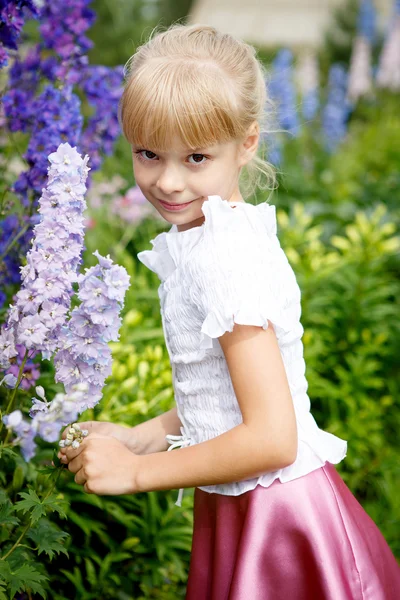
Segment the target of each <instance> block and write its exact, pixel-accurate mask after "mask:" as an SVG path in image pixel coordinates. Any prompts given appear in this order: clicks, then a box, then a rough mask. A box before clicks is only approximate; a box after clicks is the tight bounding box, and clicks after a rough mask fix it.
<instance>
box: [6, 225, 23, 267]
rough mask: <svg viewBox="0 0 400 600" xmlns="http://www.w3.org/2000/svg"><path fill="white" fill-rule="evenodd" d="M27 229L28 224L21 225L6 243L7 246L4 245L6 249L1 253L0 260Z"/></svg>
mask: <svg viewBox="0 0 400 600" xmlns="http://www.w3.org/2000/svg"><path fill="white" fill-rule="evenodd" d="M28 229H29V224H28V225H24V226H23V227H22V229H21V230H20V231H19V232H18V233H17V235H16V236H15V237H14V238H13V239H12V240H11V242H10V243H9V244H8V246H7V247H6V249H5V250H4V252H3V254H1V255H0V260H3V258H4V257H5V256H7V254H8V252H9V251H10V250H11V248H12V247H13V246H14V245H15V244H16V243H17V242H18V240H19V238H20V237H21V236H23V235H24V233H26V231H27V230H28Z"/></svg>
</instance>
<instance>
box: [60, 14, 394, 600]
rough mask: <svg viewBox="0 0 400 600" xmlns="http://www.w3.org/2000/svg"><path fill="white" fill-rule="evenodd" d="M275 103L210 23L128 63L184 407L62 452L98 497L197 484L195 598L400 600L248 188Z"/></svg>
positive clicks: (150, 256) (191, 583)
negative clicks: (312, 378)
mask: <svg viewBox="0 0 400 600" xmlns="http://www.w3.org/2000/svg"><path fill="white" fill-rule="evenodd" d="M267 101H268V99H267V98H266V90H265V72H264V70H263V67H262V65H261V64H260V62H259V61H258V59H257V58H256V53H255V50H254V48H253V47H251V46H249V45H247V44H245V43H243V42H242V41H239V40H237V39H235V38H234V37H232V36H230V35H227V34H223V33H221V32H219V31H217V30H215V29H214V28H212V27H208V26H202V25H194V26H185V25H173V26H172V27H171V28H169V29H168V30H167V31H165V32H162V33H158V34H157V35H155V36H154V37H152V38H151V39H150V40H149V41H148V42H147V43H145V44H144V45H143V46H141V47H140V48H139V49H138V50H137V52H136V53H135V55H134V56H133V57H132V59H131V61H130V70H129V73H128V74H127V81H126V87H125V90H124V94H123V96H122V98H121V103H120V118H121V123H122V128H123V132H124V135H125V137H126V138H127V140H128V141H129V143H130V144H131V146H132V155H133V168H134V174H135V180H136V182H137V184H138V185H139V186H140V188H141V190H142V191H143V194H144V195H145V197H146V198H147V200H148V201H149V202H150V203H151V204H152V205H153V206H154V207H155V208H156V209H157V210H158V211H159V213H160V214H161V215H162V216H163V217H164V218H165V220H166V221H167V222H168V223H170V224H171V225H172V227H171V228H170V229H169V231H167V232H163V233H161V234H160V235H157V237H156V238H155V239H153V240H152V245H153V248H152V250H147V251H144V252H140V253H139V255H138V258H139V260H140V261H141V262H142V263H144V264H145V265H146V266H147V267H148V268H149V269H151V270H152V271H154V272H155V273H157V275H158V276H159V278H160V280H161V285H160V287H159V297H160V302H161V315H162V321H163V327H164V333H165V341H166V345H167V348H168V351H169V355H170V359H171V365H172V369H173V382H174V391H175V399H176V408H174V409H173V410H171V411H169V412H168V413H166V414H165V415H162V416H161V417H157V418H156V419H152V420H151V421H148V422H146V423H144V424H142V425H139V426H138V427H135V428H133V429H127V428H124V427H120V426H117V425H113V424H111V423H94V422H90V423H85V424H84V425H85V426H86V427H87V428H89V429H90V431H91V433H90V434H89V436H88V437H87V438H86V439H85V440H84V442H83V443H82V444H81V446H80V447H79V448H78V449H76V450H72V449H71V448H68V449H65V450H62V451H61V453H62V454H63V455H64V461H65V462H67V463H68V468H69V469H70V471H71V472H73V473H75V481H76V482H77V483H80V484H82V485H83V486H84V489H85V491H86V492H88V493H96V494H127V493H136V492H143V491H150V490H167V489H178V488H180V492H179V498H178V504H180V500H181V496H182V493H183V489H184V488H187V487H195V495H194V532H193V546H192V555H191V562H190V570H189V576H188V584H187V595H186V598H187V599H189V600H248V599H250V600H256V599H259V600H287V599H289V598H290V599H295V600H311V599H314V600H324V599H325V600H328V599H329V600H396V599H398V598H400V568H399V566H398V564H397V561H396V559H395V557H394V556H393V554H392V552H391V550H390V548H389V546H388V544H387V543H386V541H385V539H384V537H383V536H382V534H381V533H380V531H379V529H378V528H377V526H376V525H375V523H374V522H373V521H372V520H371V518H370V517H369V516H368V514H367V513H366V512H365V511H364V509H363V508H362V507H361V505H360V504H359V502H358V501H357V500H356V498H355V497H354V496H353V494H352V493H351V491H350V490H349V488H348V487H347V486H346V484H345V483H344V481H343V480H342V478H341V477H340V475H339V474H338V472H337V470H336V468H335V467H334V465H335V464H338V463H339V462H340V461H342V460H343V458H344V457H345V456H346V450H347V444H346V441H344V440H342V439H340V438H338V437H336V436H334V435H332V434H330V433H328V432H326V431H323V430H321V429H319V427H318V425H317V423H316V422H315V420H314V418H313V416H312V414H311V412H310V399H309V397H308V395H307V387H308V383H307V380H306V377H305V363H304V359H303V345H302V341H301V338H302V335H303V331H304V330H303V327H302V325H301V323H300V312H301V306H300V290H299V287H298V285H297V282H296V278H295V275H294V273H293V270H292V268H291V266H290V265H289V262H288V260H287V258H286V256H285V254H284V252H283V250H282V249H281V247H280V243H279V240H278V237H277V225H276V218H275V207H274V206H272V205H269V204H267V203H266V202H264V203H262V204H259V205H252V204H250V203H246V202H245V201H244V198H243V196H245V197H247V196H248V195H249V193H250V194H251V193H253V191H254V185H261V183H260V180H259V175H260V173H261V174H263V175H267V176H269V177H271V176H272V169H271V167H270V165H268V164H267V163H265V162H263V160H262V159H261V158H259V157H258V156H257V149H258V146H259V141H260V131H261V127H260V126H263V119H264V114H265V113H264V110H265V106H266V102H267ZM243 167H246V169H247V174H248V179H247V180H246V183H247V187H245V186H243V187H242V188H240V187H239V178H240V175H241V173H242V169H243ZM241 183H242V182H241ZM167 448H168V449H169V450H172V449H174V448H179V451H178V452H165V450H167Z"/></svg>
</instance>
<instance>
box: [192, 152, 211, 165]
mask: <svg viewBox="0 0 400 600" xmlns="http://www.w3.org/2000/svg"><path fill="white" fill-rule="evenodd" d="M192 156H193V158H194V159H195V162H194V163H191V164H192V165H193V164H195V165H202V164H204V162H206V161H207V160H208V159H207V157H206V156H205V155H204V154H191V155H190V157H192ZM190 157H189V158H190ZM198 157H200V158H205V159H206V160H205V161H202V162H200V161H199V160H196V158H198Z"/></svg>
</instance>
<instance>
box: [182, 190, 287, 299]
mask: <svg viewBox="0 0 400 600" xmlns="http://www.w3.org/2000/svg"><path fill="white" fill-rule="evenodd" d="M203 213H204V215H205V223H204V232H203V235H202V238H201V240H200V243H199V244H198V245H197V246H196V248H195V251H194V252H193V253H192V259H191V261H190V262H191V264H190V267H191V269H193V270H194V271H195V274H196V275H197V278H198V282H199V285H201V284H203V285H204V286H206V287H210V286H214V287H216V288H222V291H223V288H224V284H225V285H226V284H231V285H233V284H236V285H241V286H248V285H250V286H251V287H252V286H253V285H254V284H256V283H257V282H256V280H258V278H259V276H261V278H264V279H265V278H268V276H269V277H273V276H274V271H275V270H280V271H281V275H282V276H283V275H284V274H287V267H289V269H290V266H289V264H288V261H287V258H286V255H285V253H284V252H283V250H282V248H281V246H280V242H279V239H278V237H277V223H276V211H275V206H273V205H270V204H267V203H266V202H264V203H262V204H258V205H253V204H249V203H244V202H238V203H236V204H233V205H232V204H231V203H229V202H228V201H225V200H221V198H220V197H219V196H209V199H208V201H206V202H204V204H203ZM290 270H291V269H290Z"/></svg>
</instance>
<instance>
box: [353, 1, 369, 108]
mask: <svg viewBox="0 0 400 600" xmlns="http://www.w3.org/2000/svg"><path fill="white" fill-rule="evenodd" d="M375 21H376V13H375V8H374V4H373V2H372V1H371V0H362V2H361V4H360V10H359V14H358V22H357V35H356V37H355V38H354V42H353V50H352V54H351V60H350V69H349V79H348V89H347V98H348V100H349V101H350V102H357V100H358V99H359V98H360V97H361V96H365V95H367V94H370V93H371V91H372V66H371V45H372V44H373V42H374V40H375V33H376V25H375Z"/></svg>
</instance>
